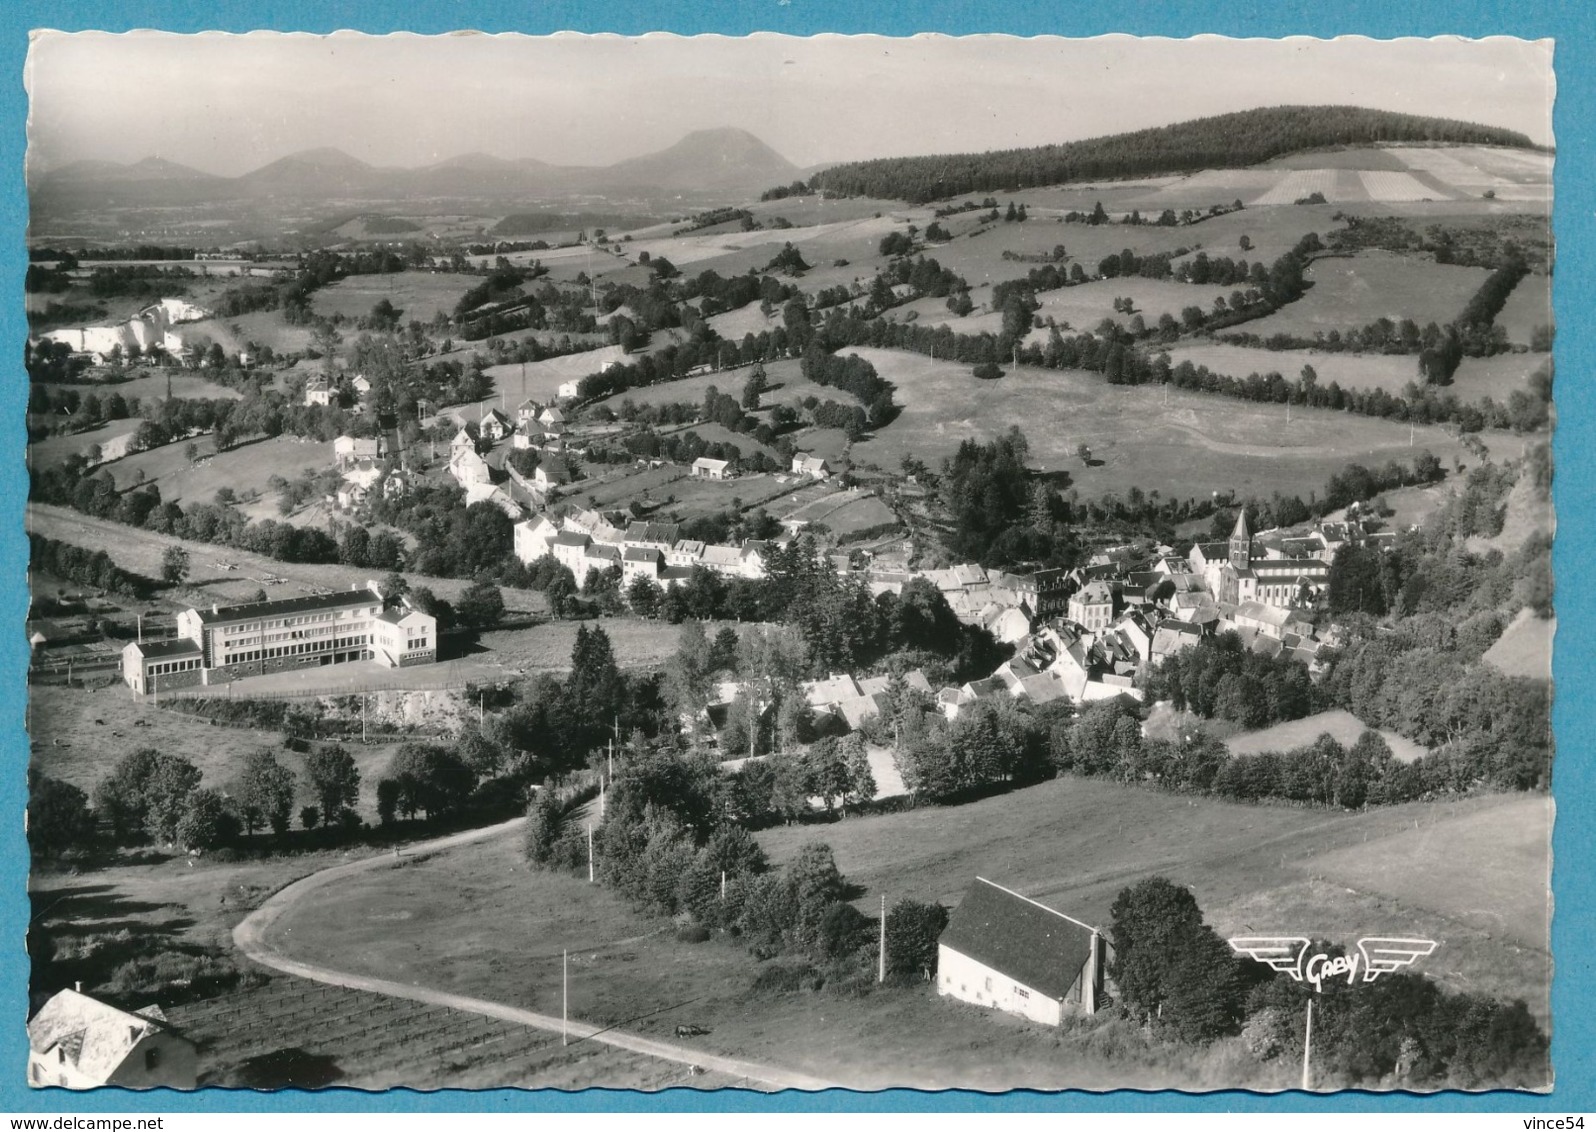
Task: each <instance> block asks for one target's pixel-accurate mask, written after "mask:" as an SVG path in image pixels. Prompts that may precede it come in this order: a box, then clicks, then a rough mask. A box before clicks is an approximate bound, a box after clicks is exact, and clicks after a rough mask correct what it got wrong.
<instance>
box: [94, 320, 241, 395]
mask: <svg viewBox="0 0 1596 1132" xmlns="http://www.w3.org/2000/svg"><path fill="white" fill-rule="evenodd" d="M194 325H198V323H196V324H194ZM168 381H170V382H171V389H172V396H173V397H186V398H204V399H207V400H221V401H239V400H242V399H243V396H244V395H243V394H242V393H240V392H239V391H238V390H236V389H229V388H228V387H227V386H225V385H219V384H217V383H216V382H214V381H210V380H207V379H206V378H205V377H203V376H202V375H200V374H197V373H194V372H192V371H189V370H171V371H169V372H168V371H166V370H155V371H150V370H141V371H139V375H138V376H136V377H134V378H133V380H132V381H119V382H115V383H107V384H105V385H100V386H95V385H80V386H77V387H76V388H77V389H78V391H79V392H80V393H87V392H89V391H90V390H92V391H93V392H95V393H97V394H98V395H99V396H100V398H101V399H102V400H103V399H104V398H106V397H108V396H110V395H111V394H112V393H120V394H121V395H122V396H123V397H125V398H127V399H128V400H129V401H130V402H131V400H132V399H133V398H135V397H137V398H138V399H139V400H141V401H155V400H163V399H165V397H166V389H167V382H168Z"/></svg>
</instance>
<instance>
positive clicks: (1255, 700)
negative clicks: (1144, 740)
mask: <svg viewBox="0 0 1596 1132" xmlns="http://www.w3.org/2000/svg"><path fill="white" fill-rule="evenodd" d="M1147 695H1148V696H1149V698H1151V699H1152V700H1154V701H1160V700H1168V701H1170V703H1171V704H1173V705H1174V707H1175V710H1176V711H1187V710H1190V711H1193V712H1195V713H1196V714H1197V715H1200V716H1202V717H1203V718H1204V719H1213V718H1216V717H1217V718H1219V719H1227V720H1230V721H1231V722H1234V723H1239V724H1241V725H1242V726H1244V727H1248V728H1257V727H1268V726H1269V725H1270V724H1274V723H1280V722H1283V721H1285V720H1289V719H1300V718H1302V717H1303V716H1305V715H1309V714H1311V713H1312V712H1313V710H1314V696H1313V686H1312V682H1311V681H1310V680H1309V679H1308V670H1307V668H1306V667H1305V666H1303V665H1302V664H1299V663H1297V662H1296V661H1293V660H1284V659H1281V658H1278V657H1267V656H1263V655H1262V654H1260V653H1255V652H1253V651H1251V650H1250V649H1248V648H1247V647H1246V646H1244V645H1243V644H1242V643H1241V638H1240V637H1239V636H1237V635H1236V634H1235V633H1221V634H1219V635H1218V636H1216V637H1204V638H1203V639H1202V640H1200V641H1198V642H1197V643H1196V644H1195V645H1192V646H1191V647H1190V648H1187V649H1183V650H1181V651H1180V652H1178V653H1175V654H1174V655H1173V656H1170V657H1167V658H1166V659H1165V660H1164V662H1163V664H1161V665H1160V666H1159V667H1158V668H1157V669H1156V670H1155V671H1154V672H1153V673H1152V675H1151V676H1150V677H1149V679H1148V684H1147Z"/></svg>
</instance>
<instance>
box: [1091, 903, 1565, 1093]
mask: <svg viewBox="0 0 1596 1132" xmlns="http://www.w3.org/2000/svg"><path fill="white" fill-rule="evenodd" d="M1110 915H1111V917H1112V918H1111V927H1110V932H1111V936H1112V939H1113V942H1114V959H1113V963H1112V966H1111V968H1110V970H1111V973H1112V974H1113V976H1114V980H1115V982H1116V984H1117V985H1118V987H1119V993H1120V999H1121V1007H1122V1009H1123V1010H1124V1011H1125V1012H1126V1013H1127V1014H1129V1015H1131V1016H1132V1017H1134V1018H1136V1019H1138V1020H1140V1021H1142V1022H1143V1023H1144V1024H1146V1025H1148V1026H1152V1027H1156V1028H1157V1029H1158V1030H1160V1031H1162V1032H1164V1033H1167V1034H1171V1035H1173V1036H1175V1037H1178V1038H1180V1039H1181V1040H1183V1041H1186V1042H1191V1043H1207V1042H1210V1041H1213V1040H1214V1039H1216V1038H1220V1037H1225V1036H1228V1035H1234V1034H1240V1035H1241V1036H1242V1039H1243V1041H1244V1042H1245V1043H1246V1045H1247V1047H1248V1049H1249V1051H1250V1052H1251V1053H1252V1054H1253V1055H1254V1056H1255V1057H1258V1058H1260V1059H1262V1060H1265V1061H1268V1060H1272V1059H1274V1058H1280V1059H1282V1060H1283V1061H1285V1062H1287V1063H1294V1062H1296V1061H1297V1060H1299V1059H1300V1058H1301V1057H1302V1055H1303V1045H1302V1043H1303V1033H1304V1030H1305V1025H1304V1015H1305V1014H1306V1013H1307V1010H1308V1004H1309V1002H1310V1000H1311V1001H1312V1003H1313V1066H1314V1079H1315V1083H1316V1085H1317V1086H1318V1087H1321V1088H1322V1087H1332V1086H1334V1087H1358V1086H1365V1087H1381V1088H1389V1087H1397V1088H1402V1087H1409V1088H1435V1087H1450V1088H1465V1089H1480V1088H1491V1087H1497V1088H1501V1087H1507V1088H1534V1087H1539V1086H1541V1085H1543V1084H1544V1083H1545V1082H1546V1081H1547V1080H1549V1079H1550V1076H1551V1067H1550V1064H1549V1062H1548V1042H1547V1038H1546V1035H1545V1034H1544V1033H1543V1032H1542V1031H1541V1029H1540V1027H1539V1026H1538V1025H1537V1024H1536V1022H1535V1020H1534V1019H1533V1018H1532V1017H1531V1016H1530V1013H1529V1010H1528V1009H1527V1007H1526V1006H1525V1004H1524V1003H1523V1002H1522V1001H1514V1002H1511V1003H1504V1002H1501V1001H1498V1000H1496V999H1492V998H1489V997H1487V996H1485V995H1478V994H1468V993H1452V992H1449V991H1446V990H1443V989H1442V988H1441V987H1440V986H1439V985H1438V984H1436V983H1434V982H1432V981H1431V980H1429V979H1427V978H1424V977H1423V976H1421V975H1415V974H1408V973H1398V974H1394V975H1392V974H1387V975H1386V976H1385V977H1383V978H1381V979H1380V980H1379V981H1378V982H1375V983H1362V982H1359V983H1357V984H1355V985H1354V984H1350V983H1348V982H1347V981H1346V980H1343V979H1332V980H1326V981H1325V982H1324V984H1323V986H1322V987H1318V988H1315V987H1310V986H1307V985H1306V984H1304V983H1302V982H1299V981H1297V980H1295V979H1292V978H1291V977H1290V976H1288V975H1285V974H1283V973H1276V972H1270V971H1268V970H1267V969H1266V968H1265V967H1264V965H1263V964H1261V963H1256V962H1253V961H1251V960H1247V959H1242V958H1239V957H1237V956H1236V955H1234V954H1233V953H1232V952H1231V949H1230V947H1229V946H1228V945H1227V944H1226V943H1225V941H1224V940H1223V939H1222V938H1220V936H1219V935H1218V933H1217V932H1215V931H1214V929H1213V928H1212V927H1211V926H1209V925H1208V924H1207V923H1206V922H1205V921H1204V920H1203V915H1202V910H1201V909H1200V908H1199V907H1198V905H1197V900H1196V898H1195V897H1194V896H1193V895H1192V894H1191V891H1190V890H1189V889H1187V888H1185V887H1183V886H1181V885H1178V884H1174V883H1172V882H1171V881H1169V880H1167V879H1165V878H1164V877H1150V878H1148V879H1147V880H1144V881H1141V882H1139V883H1137V884H1135V885H1132V886H1131V887H1129V888H1126V889H1123V890H1122V891H1121V892H1120V893H1119V895H1118V896H1117V897H1116V898H1115V900H1114V905H1113V909H1112V911H1111V913H1110ZM1308 950H1309V954H1322V955H1325V956H1327V957H1328V958H1330V959H1331V960H1335V959H1340V958H1342V957H1343V956H1345V954H1346V950H1345V948H1343V947H1341V946H1340V945H1337V944H1333V943H1329V942H1326V941H1315V942H1313V943H1311V944H1309V949H1308Z"/></svg>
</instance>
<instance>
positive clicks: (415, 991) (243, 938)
mask: <svg viewBox="0 0 1596 1132" xmlns="http://www.w3.org/2000/svg"><path fill="white" fill-rule="evenodd" d="M525 820H526V819H524V818H515V819H514V820H512V821H508V822H503V823H501V824H499V825H494V826H489V827H487V828H486V829H474V830H469V831H467V832H465V833H456V834H452V835H451V836H448V837H440V838H438V839H436V840H434V841H426V842H422V843H420V844H418V845H412V846H410V847H409V848H407V849H406V850H405V851H404V852H405V853H406V855H409V856H415V855H417V854H421V853H427V854H431V853H435V852H439V851H441V850H446V849H454V848H457V847H460V846H464V845H470V844H472V843H474V842H477V841H483V840H486V839H488V838H490V837H498V836H502V835H505V834H509V833H511V832H513V831H514V830H516V829H519V828H520V827H521V825H522V823H523V822H524V821H525ZM401 859H402V858H398V857H395V856H392V855H390V854H386V853H384V854H379V855H376V856H372V857H365V858H362V859H361V860H358V861H351V862H350V863H348V864H346V865H334V866H333V867H332V868H330V869H323V870H322V871H321V872H318V873H312V874H311V875H310V876H308V877H305V878H303V879H301V880H297V881H295V882H294V883H293V884H290V885H288V886H287V887H285V888H283V889H281V890H280V891H278V892H277V893H276V894H275V895H273V896H272V897H271V898H270V899H268V900H267V901H266V902H265V903H264V904H262V905H261V906H260V907H259V908H257V909H256V910H255V911H254V912H252V913H250V915H249V916H247V917H246V918H245V919H244V920H243V922H241V923H240V924H239V925H238V926H237V927H236V928H234V929H233V944H234V946H236V947H237V948H238V949H239V950H240V951H242V952H243V953H244V954H245V955H247V956H249V957H250V958H251V959H253V960H254V961H255V962H257V963H259V964H261V965H262V966H266V967H270V968H272V969H273V970H276V971H282V972H283V973H285V974H289V975H294V976H296V977H298V978H301V979H310V980H312V981H314V982H319V983H330V984H332V985H333V986H340V987H349V988H351V989H354V990H363V991H372V992H375V993H377V994H386V995H391V996H393V997H395V998H405V999H411V1000H413V1001H415V1002H426V1003H430V1004H432V1005H435V1006H448V1007H452V1008H454V1009H456V1010H466V1011H470V1012H471V1013H474V1014H483V1015H486V1016H488V1017H490V1018H498V1019H501V1020H503V1021H506V1022H515V1023H519V1024H520V1025H523V1026H532V1027H535V1028H537V1029H540V1030H547V1031H551V1032H553V1033H561V1032H563V1033H565V1034H566V1035H567V1036H568V1037H569V1039H570V1040H571V1041H572V1042H576V1041H595V1042H602V1043H603V1044H605V1045H611V1046H616V1047H618V1048H620V1049H625V1050H631V1051H632V1052H634V1053H641V1054H646V1055H648V1056H650V1057H657V1058H660V1059H662V1060H664V1061H672V1062H676V1063H678V1064H682V1065H696V1066H698V1067H700V1068H702V1069H708V1070H714V1071H716V1072H720V1073H725V1074H727V1075H729V1076H732V1077H741V1078H746V1079H748V1080H750V1081H756V1082H759V1083H760V1084H763V1085H768V1086H770V1087H772V1088H775V1089H804V1090H819V1089H829V1088H835V1087H837V1086H835V1085H833V1084H832V1083H831V1082H829V1081H823V1080H821V1079H819V1078H817V1077H810V1076H808V1075H807V1074H803V1073H792V1072H789V1071H787V1070H784V1069H778V1068H775V1067H773V1066H768V1065H760V1064H757V1063H755V1062H751V1061H741V1060H739V1059H737V1058H731V1057H721V1056H719V1055H717V1054H712V1053H708V1052H706V1051H703V1050H695V1049H689V1048H687V1047H686V1046H679V1045H672V1044H671V1043H669V1042H660V1041H654V1040H653V1039H651V1038H644V1037H640V1036H639V1035H636V1034H629V1033H626V1032H625V1031H622V1030H616V1029H607V1028H605V1027H602V1026H596V1025H594V1024H593V1023H591V1022H583V1021H580V1020H579V1019H569V1020H562V1019H560V1018H556V1017H554V1016H553V1015H551V1014H539V1013H537V1012H535V1011H531V1010H522V1009H521V1008H519V1007H515V1006H509V1005H507V1004H505V1003H502V1002H490V1001H488V1000H486V999H480V998H469V997H467V996H465V995H458V994H450V993H448V992H446V991H439V990H433V989H431V988H429V987H421V986H413V985H410V984H408V983H400V982H394V981H393V980H390V979H379V978H375V977H372V976H369V975H357V974H353V973H351V972H346V971H335V970H333V969H332V968H330V967H322V966H318V965H316V964H311V963H301V962H299V961H298V960H296V959H294V958H292V957H291V956H290V955H288V954H287V953H286V952H285V951H284V950H283V945H282V943H281V942H280V941H278V940H275V939H272V938H270V937H271V929H272V926H273V925H274V924H275V923H276V921H277V920H278V919H279V918H281V917H282V915H283V914H284V913H285V912H287V911H288V909H290V908H292V907H293V906H294V904H295V903H296V902H297V901H298V900H299V899H300V898H301V897H303V896H304V895H306V894H307V893H309V892H313V891H315V890H316V889H319V888H322V887H324V886H326V885H329V884H334V883H336V882H339V881H343V880H347V879H349V878H351V877H354V876H358V875H359V874H361V873H368V872H375V871H377V870H379V869H390V868H393V867H395V864H396V862H397V861H399V860H401Z"/></svg>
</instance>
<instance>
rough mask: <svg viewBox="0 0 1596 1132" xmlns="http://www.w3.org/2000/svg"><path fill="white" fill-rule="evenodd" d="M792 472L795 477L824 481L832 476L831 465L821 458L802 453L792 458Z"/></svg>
mask: <svg viewBox="0 0 1596 1132" xmlns="http://www.w3.org/2000/svg"><path fill="white" fill-rule="evenodd" d="M792 472H793V475H795V476H811V477H813V478H814V479H817V480H823V479H825V478H826V477H827V476H829V475H831V465H830V464H828V463H826V461H825V459H824V458H822V457H820V456H811V455H809V454H808V453H805V452H800V453H798V454H797V455H796V456H794V457H793V458H792Z"/></svg>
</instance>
